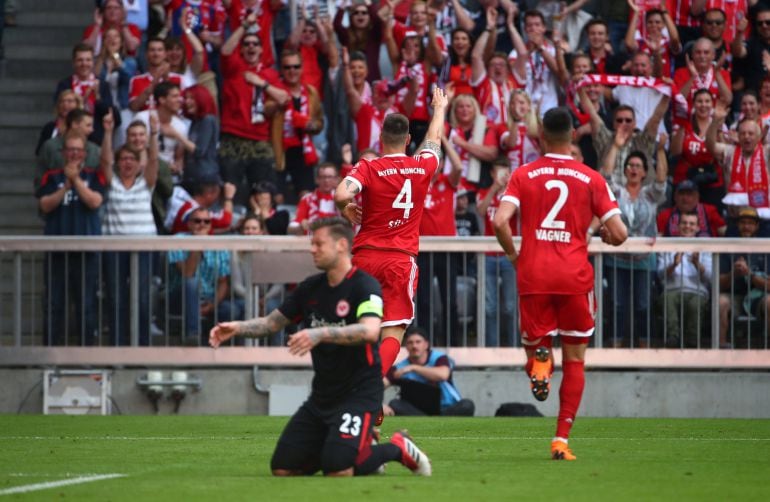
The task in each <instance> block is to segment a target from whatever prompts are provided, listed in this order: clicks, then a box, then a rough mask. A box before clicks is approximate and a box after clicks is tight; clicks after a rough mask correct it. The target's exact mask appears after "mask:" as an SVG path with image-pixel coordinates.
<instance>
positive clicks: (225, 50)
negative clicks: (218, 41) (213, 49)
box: [220, 12, 257, 56]
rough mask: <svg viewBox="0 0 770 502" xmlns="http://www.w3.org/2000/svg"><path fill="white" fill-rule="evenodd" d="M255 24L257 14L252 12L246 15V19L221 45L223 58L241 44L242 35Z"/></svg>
mask: <svg viewBox="0 0 770 502" xmlns="http://www.w3.org/2000/svg"><path fill="white" fill-rule="evenodd" d="M256 22H257V13H256V12H252V13H251V14H249V15H248V17H247V18H246V19H244V20H243V24H241V25H240V26H238V27H237V28H236V29H234V30H233V32H232V33H231V34H230V37H229V38H228V39H227V41H225V43H224V44H223V45H222V50H221V51H220V53H221V54H222V55H223V56H230V55H232V53H233V52H235V50H236V49H237V48H238V45H239V44H240V43H241V38H243V34H244V33H245V32H246V30H247V29H248V28H250V27H251V26H252V25H254V23H256Z"/></svg>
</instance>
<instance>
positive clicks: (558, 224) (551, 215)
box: [540, 180, 569, 230]
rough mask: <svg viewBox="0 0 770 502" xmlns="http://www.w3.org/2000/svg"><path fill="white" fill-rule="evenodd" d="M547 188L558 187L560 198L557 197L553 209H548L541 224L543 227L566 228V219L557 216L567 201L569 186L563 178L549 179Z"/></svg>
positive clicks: (546, 183)
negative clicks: (559, 218)
mask: <svg viewBox="0 0 770 502" xmlns="http://www.w3.org/2000/svg"><path fill="white" fill-rule="evenodd" d="M545 188H546V189H547V190H551V189H552V188H556V189H558V190H559V198H558V199H556V202H555V203H554V205H553V207H552V208H551V210H550V211H548V214H547V215H546V216H545V218H544V219H543V222H542V223H541V224H540V226H541V227H542V228H553V229H556V230H564V228H566V226H567V224H566V223H565V222H564V220H557V219H556V217H557V216H558V215H559V211H561V208H562V207H564V204H565V203H566V202H567V197H568V196H569V187H568V186H567V184H566V183H564V182H563V181H561V180H548V181H546V182H545Z"/></svg>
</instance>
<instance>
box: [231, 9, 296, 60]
mask: <svg viewBox="0 0 770 502" xmlns="http://www.w3.org/2000/svg"><path fill="white" fill-rule="evenodd" d="M222 3H223V4H224V6H225V9H226V10H227V17H228V18H230V31H231V32H233V33H235V32H236V31H237V30H238V28H244V29H245V30H246V33H248V34H249V35H255V36H257V37H258V38H259V41H260V42H261V43H262V48H263V53H262V59H261V62H262V64H263V65H265V67H268V68H269V67H271V66H273V63H275V56H274V53H273V40H272V38H273V37H272V33H273V18H274V17H275V13H276V11H278V10H280V9H282V8H283V7H284V5H285V4H284V0H222ZM222 52H224V47H223V48H222ZM223 55H224V54H223Z"/></svg>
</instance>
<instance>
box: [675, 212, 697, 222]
mask: <svg viewBox="0 0 770 502" xmlns="http://www.w3.org/2000/svg"><path fill="white" fill-rule="evenodd" d="M684 216H695V219H696V220H697V221H698V223H700V217H699V216H698V211H680V213H679V221H682V218H683V217H684Z"/></svg>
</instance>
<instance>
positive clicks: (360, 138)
mask: <svg viewBox="0 0 770 502" xmlns="http://www.w3.org/2000/svg"><path fill="white" fill-rule="evenodd" d="M397 111H398V110H394V109H393V108H390V109H388V110H385V111H380V110H378V109H377V108H375V107H374V106H372V105H370V104H367V103H363V104H362V105H361V108H359V109H358V113H356V133H357V138H356V149H357V150H358V151H359V152H361V151H363V150H366V149H367V148H371V149H372V150H374V151H375V152H379V151H380V133H381V132H382V121H383V120H385V116H386V115H388V114H390V113H397Z"/></svg>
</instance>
